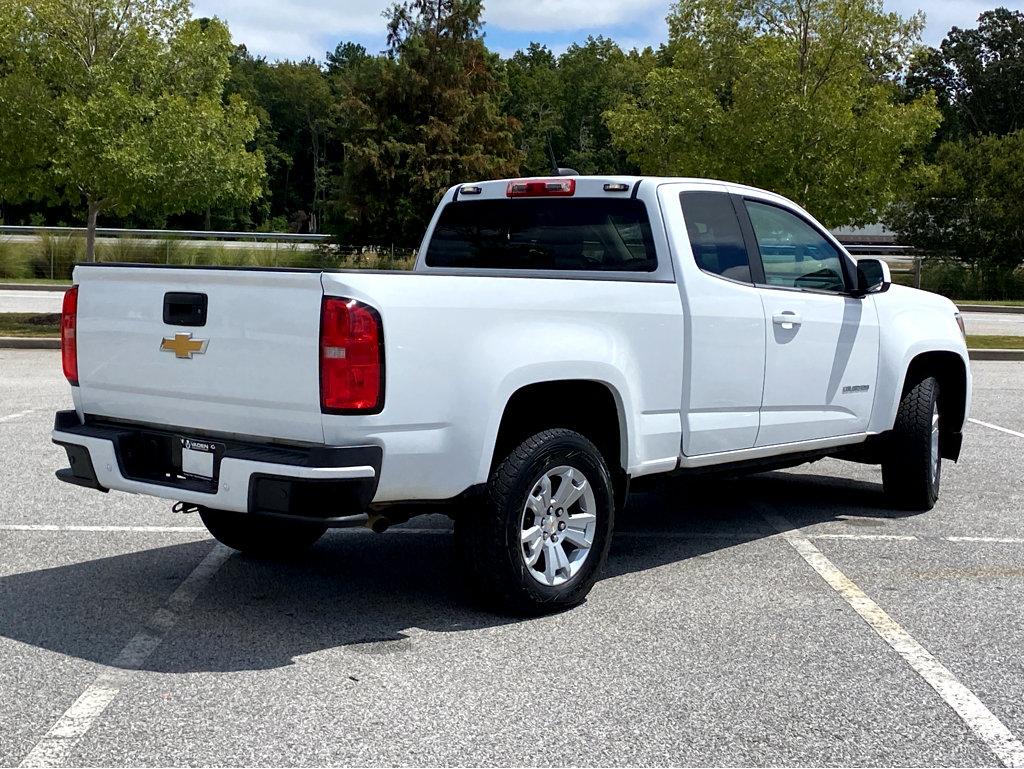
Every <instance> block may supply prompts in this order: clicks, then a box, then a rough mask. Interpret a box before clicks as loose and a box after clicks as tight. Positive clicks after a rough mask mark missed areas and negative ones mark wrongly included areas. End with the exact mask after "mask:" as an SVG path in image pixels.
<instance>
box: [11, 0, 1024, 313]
mask: <svg viewBox="0 0 1024 769" xmlns="http://www.w3.org/2000/svg"><path fill="white" fill-rule="evenodd" d="M482 12H483V7H482V4H481V2H480V0H406V1H405V2H401V3H397V4H395V5H394V6H392V8H391V9H390V10H389V11H388V12H387V13H386V14H385V18H384V20H383V22H384V24H385V26H386V31H387V49H386V50H385V51H383V52H380V53H370V52H368V51H367V50H366V49H365V48H363V47H362V46H360V45H357V44H354V43H350V42H343V43H341V44H339V45H338V46H337V47H336V49H335V50H334V51H333V52H331V53H329V54H328V55H327V56H326V59H325V60H324V61H322V62H320V61H314V60H312V59H307V60H305V61H299V62H294V61H280V62H270V61H267V60H266V59H264V58H261V57H256V56H253V55H251V54H250V53H249V52H248V51H247V50H246V49H245V47H244V46H234V45H232V43H231V41H230V37H229V34H228V31H227V29H226V27H225V26H224V25H223V24H222V23H221V22H220V21H218V20H216V19H193V18H191V16H190V8H189V4H188V2H187V0H127V2H126V0H85V1H84V2H83V1H82V0H28V2H26V0H0V203H2V205H3V209H2V214H3V217H4V220H5V221H6V222H7V223H14V222H26V223H27V222H30V221H31V222H40V221H45V222H46V223H48V224H53V223H57V222H58V221H64V222H72V221H81V220H83V219H84V220H86V221H88V222H89V223H95V222H96V221H102V222H104V223H109V224H120V225H129V226H144V225H145V226H177V227H189V228H200V227H205V228H210V227H213V228H216V229H264V230H292V231H315V232H331V233H335V234H336V235H337V236H338V239H339V240H340V241H341V242H344V243H350V244H352V243H357V244H381V243H383V244H390V243H394V244H397V245H402V246H411V245H415V244H416V243H417V242H418V240H419V238H420V236H421V234H422V231H423V228H424V226H425V224H426V221H427V219H428V218H429V215H430V212H431V211H432V210H433V208H434V206H435V205H436V203H437V200H438V199H439V196H440V194H441V193H442V192H443V191H444V189H446V188H447V187H448V186H450V185H451V184H454V183H457V182H459V181H467V180H475V179H485V178H496V177H498V178H500V177H506V176H514V175H525V174H543V173H546V172H548V171H549V170H550V168H551V165H552V161H553V160H555V161H557V163H558V164H559V165H562V166H569V167H572V168H574V169H576V170H578V171H579V172H581V173H601V174H614V173H646V174H661V175H688V176H711V177H716V178H722V179H728V180H733V181H739V182H744V183H748V184H753V185H756V186H761V187H766V188H769V189H772V190H776V191H778V192H780V193H782V194H784V195H786V196H788V197H790V198H792V199H794V200H796V201H797V202H799V203H801V204H802V205H804V206H806V207H807V208H809V209H810V210H811V211H812V212H813V213H815V214H816V215H817V216H818V217H819V218H820V219H822V221H824V222H825V223H826V224H828V225H830V226H839V225H847V224H864V223H870V222H875V221H879V220H880V219H884V220H885V221H886V222H888V223H889V224H890V225H891V226H893V227H894V228H895V229H896V230H897V231H898V232H899V233H901V236H902V237H904V238H905V239H906V240H907V242H910V243H912V244H914V245H917V246H920V247H922V248H924V249H926V250H928V251H929V252H930V253H936V254H944V255H949V256H952V257H954V258H956V259H957V260H959V263H967V264H974V265H976V266H978V267H979V269H978V270H976V271H975V272H976V273H977V275H978V276H979V278H978V279H979V280H980V281H982V282H983V283H984V284H985V286H986V288H985V290H986V291H988V292H989V293H990V294H992V293H993V292H996V293H998V292H999V291H1000V290H1001V289H1000V286H1003V285H1004V284H1005V283H1006V281H1007V280H1009V279H1010V277H1009V276H1011V275H1012V274H1013V272H1014V270H1016V269H1017V267H1018V266H1019V265H1020V263H1021V255H1022V254H1024V250H1022V248H1021V246H1022V245H1024V243H1022V240H1024V216H1022V214H1024V210H1022V206H1024V202H1022V201H1024V196H1022V195H1021V192H1022V190H1021V187H1022V186H1024V171H1022V169H1024V134H1022V133H1021V130H1022V128H1024V126H1022V124H1021V121H1022V120H1024V92H1022V85H1024V14H1021V13H1020V12H1016V11H1008V10H1006V9H1003V8H997V9H995V10H993V11H988V12H986V13H984V14H982V15H981V17H980V18H979V20H978V26H977V27H976V28H973V29H966V30H962V29H958V28H953V29H952V30H950V32H949V33H948V35H947V36H946V38H945V39H944V40H943V42H942V44H941V45H940V47H939V48H938V49H930V48H926V47H923V46H922V45H921V44H920V35H921V30H922V27H923V17H922V16H921V14H917V15H915V16H912V17H910V18H902V17H900V16H899V15H897V14H893V13H886V12H885V11H884V9H883V7H882V3H881V2H880V0H683V1H682V2H680V3H678V4H677V5H675V6H674V7H672V8H671V10H670V12H669V15H668V19H667V22H668V36H667V40H666V42H665V43H664V44H662V45H661V46H660V47H659V48H658V49H657V50H654V49H652V48H646V49H644V50H637V49H632V50H623V48H621V47H620V46H619V45H618V44H616V43H615V42H614V41H612V40H609V39H607V38H603V37H598V38H588V39H587V40H586V41H585V42H583V43H581V44H576V45H571V46H569V47H568V48H567V49H566V50H565V51H564V52H562V53H560V54H557V55H556V54H555V53H554V52H552V51H551V50H550V49H548V48H547V47H545V46H543V45H539V44H531V45H530V46H529V47H527V48H526V49H525V50H520V51H517V52H516V53H514V54H513V55H512V56H511V57H508V58H502V57H500V56H499V55H498V54H496V53H495V52H493V51H491V50H489V49H488V47H487V45H486V38H485V36H484V29H483V23H482V21H481V17H482Z"/></svg>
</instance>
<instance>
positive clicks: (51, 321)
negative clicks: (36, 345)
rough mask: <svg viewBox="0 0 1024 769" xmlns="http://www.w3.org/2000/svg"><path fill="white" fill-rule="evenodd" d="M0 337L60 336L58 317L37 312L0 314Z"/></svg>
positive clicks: (55, 314)
mask: <svg viewBox="0 0 1024 769" xmlns="http://www.w3.org/2000/svg"><path fill="white" fill-rule="evenodd" d="M0 336H27V337H39V336H41V337H47V336H60V315H59V314H58V313H38V312H0Z"/></svg>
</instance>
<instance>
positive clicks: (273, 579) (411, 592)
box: [0, 473, 905, 673]
mask: <svg viewBox="0 0 1024 769" xmlns="http://www.w3.org/2000/svg"><path fill="white" fill-rule="evenodd" d="M882 504H883V498H882V494H881V488H880V486H879V485H878V484H871V483H864V482H861V481H853V480H848V479H836V478H824V477H819V476H816V475H812V474H807V473H767V474H763V475H759V476H751V477H748V478H742V479H720V480H700V481H695V480H690V481H684V480H673V481H667V482H664V483H659V484H657V485H655V486H652V487H649V488H647V489H646V490H643V491H641V492H639V493H637V494H634V495H633V496H632V497H631V499H630V503H629V505H628V506H627V508H626V510H625V511H623V513H621V514H620V517H619V520H618V526H617V530H618V534H617V536H616V538H615V540H614V541H613V543H612V548H611V553H610V556H609V560H608V564H607V566H606V568H605V572H604V574H603V576H602V579H604V580H607V579H616V578H619V577H622V576H623V575H631V574H635V573H639V572H643V571H646V570H648V569H652V568H656V567H659V566H665V565H667V564H677V565H678V566H679V567H680V568H685V564H686V562H687V561H689V560H690V559H694V558H697V557H700V556H708V555H712V554H713V553H715V552H716V551H718V550H720V549H722V548H726V547H734V546H736V545H740V544H743V543H747V542H753V541H756V540H760V539H763V538H765V537H768V536H771V535H773V534H775V533H776V532H775V530H774V529H773V528H772V527H771V525H770V524H769V523H768V522H767V521H766V520H765V519H764V517H763V515H762V512H763V511H764V510H765V509H769V508H770V509H771V510H772V511H774V512H776V513H777V514H781V515H783V516H785V517H786V518H787V519H788V520H789V521H790V522H791V523H792V524H793V525H794V526H806V525H809V524H812V523H822V522H829V521H843V520H848V521H849V522H850V523H853V524H856V523H857V522H862V523H863V522H870V523H871V524H872V525H884V523H885V519H887V518H894V517H901V516H903V515H905V514H904V513H900V512H897V511H893V510H889V509H886V508H884V507H882V506H881V505H882ZM403 529H404V530H403ZM449 529H450V524H449V522H448V521H447V519H445V518H439V517H436V516H431V517H427V518H415V519H413V520H412V521H411V522H410V523H409V524H407V525H406V526H404V527H397V528H396V529H393V530H392V531H391V532H389V533H387V534H385V535H383V536H378V535H375V534H372V533H370V532H368V531H362V530H359V531H343V532H333V533H328V534H327V535H326V536H325V537H324V538H323V539H322V540H321V541H320V543H318V544H317V546H316V547H314V548H313V549H312V550H311V551H309V552H308V553H307V554H305V555H304V556H303V557H302V558H300V559H297V560H292V561H281V562H273V561H259V560H254V559H250V558H246V557H242V556H240V555H234V556H232V557H231V558H229V559H228V560H227V562H226V563H225V564H224V565H223V566H222V567H221V569H220V570H219V571H218V572H217V574H216V575H215V576H214V578H213V579H212V581H211V582H210V583H209V584H208V585H207V586H206V588H205V589H204V591H203V592H202V594H201V595H200V596H199V597H198V599H197V601H196V602H195V604H194V605H193V606H192V607H191V609H190V610H188V611H187V612H186V613H185V614H184V615H183V616H181V617H180V618H179V620H178V622H177V624H176V625H175V627H174V628H173V629H172V630H171V631H170V632H169V633H168V634H167V636H166V638H165V639H164V641H163V643H162V644H161V646H160V647H159V648H158V649H157V650H156V651H155V652H154V653H153V654H152V655H151V656H150V658H149V659H148V660H147V662H146V664H145V665H144V667H143V669H145V670H152V671H158V672H171V673H185V672H198V671H218V672H220V671H239V670H263V669H272V668H278V667H282V666H286V665H290V664H293V662H294V661H295V660H296V659H297V658H299V657H301V656H303V655H306V654H311V653H315V652H320V651H324V650H329V649H335V648H337V647H347V651H350V652H353V653H362V654H368V655H388V654H402V653H406V652H409V651H411V650H413V649H414V648H415V645H416V643H417V642H418V641H417V638H418V636H419V635H420V631H427V632H428V633H437V632H446V633H459V632H463V631H468V630H479V629H483V628H491V627H499V626H502V625H506V624H510V623H517V622H530V621H540V622H544V621H555V622H562V623H564V624H565V625H567V626H571V623H572V622H573V619H572V617H573V612H567V613H565V614H562V615H559V616H558V617H556V618H554V619H553V620H552V619H550V618H549V619H548V620H528V619H515V618H508V617H502V616H498V615H495V614H491V613H487V612H484V611H481V610H479V609H477V608H475V606H474V605H473V603H472V602H471V601H470V600H469V599H468V598H467V596H466V591H465V590H464V587H465V585H464V584H462V581H463V580H462V578H463V572H462V570H461V569H460V565H459V563H458V562H457V560H456V559H455V554H454V549H453V547H452V542H451V537H450V536H449V531H448V530H449ZM854 531H855V530H854ZM89 536H93V535H89ZM115 536H122V535H120V534H118V535H115ZM131 542H132V540H129V539H126V540H125V546H130V543H131ZM210 546H211V545H210V541H209V540H200V541H191V542H188V543H182V544H174V545H168V546H164V547H158V548H149V549H145V550H138V551H135V552H128V553H124V554H122V555H116V556H111V557H105V558H98V559H93V560H88V561H83V562H80V563H74V564H70V565H66V566H59V567H55V568H49V569H41V570H37V571H31V572H23V573H17V574H12V575H9V576H6V577H2V578H0V635H2V636H5V637H7V638H12V639H15V640H18V641H21V642H23V643H26V644H30V645H34V646H37V647H41V648H43V649H47V650H50V651H54V652H59V653H61V654H66V655H70V656H72V657H77V658H81V659H85V660H89V661H93V662H100V663H104V664H110V663H111V660H112V659H113V658H114V657H115V655H116V654H117V652H118V650H119V649H120V648H121V647H122V646H123V645H124V644H125V643H126V642H127V641H128V639H129V638H131V637H132V636H133V635H134V634H135V633H137V632H138V631H139V630H140V629H141V628H143V627H144V626H145V623H146V621H147V619H148V618H149V617H150V616H152V615H153V613H154V612H155V611H157V609H159V608H160V607H161V606H163V605H164V602H165V601H166V600H167V597H168V596H169V595H170V593H171V592H172V591H173V590H174V588H175V587H177V585H178V584H180V582H181V580H182V579H184V577H185V576H186V575H187V574H188V573H189V572H190V571H191V570H192V569H193V568H194V567H195V565H196V564H197V563H198V562H199V561H200V560H201V559H202V558H203V556H204V555H205V554H206V553H208V552H209V550H210ZM600 590H601V585H600V583H599V584H598V586H597V587H596V588H595V591H597V592H598V593H599V591H600ZM592 600H593V599H592ZM575 611H582V612H586V611H587V607H586V606H584V607H581V608H580V609H577V610H575Z"/></svg>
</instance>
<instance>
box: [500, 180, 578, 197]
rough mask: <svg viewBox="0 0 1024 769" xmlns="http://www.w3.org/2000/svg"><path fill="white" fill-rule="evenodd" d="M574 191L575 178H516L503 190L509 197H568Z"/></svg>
mask: <svg viewBox="0 0 1024 769" xmlns="http://www.w3.org/2000/svg"><path fill="white" fill-rule="evenodd" d="M575 193H576V180H575V179H516V180H515V181H511V182H509V183H508V188H507V189H506V190H505V196H506V197H509V198H568V197H571V196H572V195H574V194H575Z"/></svg>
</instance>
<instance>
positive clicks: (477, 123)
mask: <svg viewBox="0 0 1024 769" xmlns="http://www.w3.org/2000/svg"><path fill="white" fill-rule="evenodd" d="M481 12H482V5H481V2H480V0H407V1H406V2H403V3H399V4H395V5H394V6H392V8H391V10H390V12H389V22H388V46H389V52H388V55H387V56H386V57H383V58H380V59H376V60H368V61H366V62H364V63H363V65H362V66H360V67H358V68H356V69H355V70H354V71H353V72H352V73H351V74H350V76H349V77H348V78H347V79H346V82H345V83H344V85H343V94H342V103H341V105H340V110H339V112H340V113H341V115H342V116H343V119H344V121H345V122H346V123H347V124H348V135H349V137H350V138H349V140H348V141H347V143H346V145H345V170H344V176H343V178H342V180H341V184H340V190H339V191H338V195H337V203H338V206H339V211H338V214H339V216H336V217H335V220H336V221H339V220H340V221H341V222H342V225H341V227H340V228H339V229H341V230H342V232H341V234H342V237H343V239H344V240H347V241H349V242H352V241H353V240H360V241H362V242H378V243H381V242H395V243H401V244H404V245H415V244H416V243H418V241H419V238H420V236H421V235H422V228H423V224H424V222H426V221H428V220H429V218H430V212H431V210H432V209H433V208H434V206H436V205H437V202H438V200H439V198H440V195H441V194H442V193H443V192H444V190H445V189H446V188H447V187H449V186H451V185H452V184H455V183H457V182H459V181H464V180H473V179H488V178H495V177H502V176H512V175H515V174H516V173H517V171H518V168H519V166H520V163H521V155H520V153H519V151H518V150H517V149H516V144H515V133H516V131H517V130H518V123H517V122H516V121H515V120H514V119H513V118H510V117H509V116H507V115H505V114H503V113H502V111H501V109H500V104H501V94H502V88H503V84H502V82H501V80H500V79H499V78H498V76H497V72H498V67H499V61H498V58H497V55H496V54H493V53H491V52H489V51H488V50H487V48H486V46H485V45H484V41H483V23H482V22H481V20H480V15H481Z"/></svg>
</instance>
